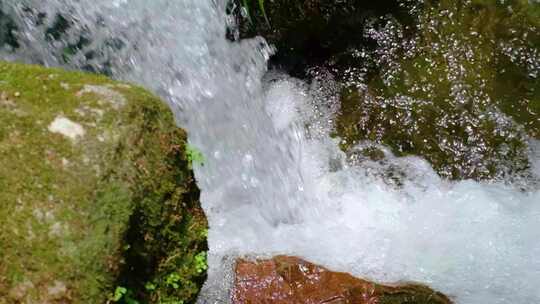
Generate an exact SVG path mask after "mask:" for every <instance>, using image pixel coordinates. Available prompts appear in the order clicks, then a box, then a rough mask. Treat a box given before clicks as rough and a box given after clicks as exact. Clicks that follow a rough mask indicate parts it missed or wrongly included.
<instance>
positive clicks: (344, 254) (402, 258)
mask: <svg viewBox="0 0 540 304" xmlns="http://www.w3.org/2000/svg"><path fill="white" fill-rule="evenodd" d="M25 3H26V4H29V5H30V6H31V7H33V8H35V11H31V10H27V9H24V4H25ZM2 5H3V6H4V8H5V9H6V10H10V11H11V13H12V15H13V16H14V18H15V19H16V22H17V25H18V26H19V27H20V28H21V32H22V33H23V36H22V37H21V47H20V48H19V49H18V50H17V51H16V52H0V58H4V59H7V60H20V61H25V62H31V63H40V64H44V65H47V66H63V67H68V68H71V69H86V70H88V69H93V70H96V71H106V72H107V73H109V74H110V75H112V77H113V78H115V79H119V80H124V81H130V82H134V83H137V84H140V85H142V86H144V87H146V88H149V89H150V90H152V91H153V92H155V93H157V94H158V95H159V96H161V97H162V98H163V99H165V100H166V101H167V102H168V104H169V105H170V107H171V109H172V110H173V111H174V113H175V115H176V118H177V122H178V125H179V126H181V127H183V128H185V129H186V130H188V133H189V141H190V144H191V145H192V146H194V147H196V148H197V149H198V150H200V151H201V152H202V154H203V155H204V158H205V159H204V163H203V164H195V166H194V169H195V174H196V178H197V183H198V185H199V187H200V189H201V202H202V204H203V207H204V209H205V211H206V214H207V216H208V219H209V225H210V230H209V238H208V241H209V247H210V251H209V257H208V258H209V274H208V275H209V277H208V282H207V283H206V287H205V288H204V289H203V291H202V293H201V295H200V297H199V303H227V302H228V301H229V298H228V288H229V287H230V284H231V277H232V275H233V274H232V269H231V267H230V266H231V263H232V261H233V259H234V257H237V256H243V255H250V256H262V257H269V256H273V255H275V254H288V255H297V256H301V257H303V258H306V259H308V260H310V261H313V262H315V263H318V264H321V265H324V266H325V267H329V268H331V269H333V270H338V271H346V272H350V273H352V274H354V275H356V276H361V277H365V278H369V279H373V280H376V281H380V282H403V281H404V282H421V283H424V284H427V285H429V286H431V287H433V288H435V289H437V290H439V291H441V292H443V293H445V294H447V295H449V296H451V297H452V298H453V299H454V300H455V301H456V303H459V304H485V303H490V304H498V303H501V304H502V303H515V304H530V303H540V288H538V286H540V258H539V257H540V242H539V240H540V189H539V188H538V186H537V185H536V186H535V185H533V186H531V187H529V188H527V189H525V190H523V189H519V188H518V187H515V186H513V185H512V184H511V183H505V182H504V181H484V182H479V181H473V180H463V181H448V180H446V179H443V178H441V177H439V175H437V173H436V172H435V171H434V170H433V169H432V167H431V166H430V164H429V163H428V162H427V161H425V160H424V159H422V158H421V157H417V156H408V157H395V156H393V155H392V153H391V152H390V150H389V149H384V147H382V148H383V150H384V151H385V154H386V157H387V162H386V166H389V165H391V166H393V167H395V168H399V169H400V170H402V171H403V172H406V177H404V179H403V181H402V183H401V184H400V186H399V187H398V186H396V185H393V184H390V183H388V182H387V181H386V180H385V179H384V178H383V177H381V176H380V175H379V174H376V173H374V172H378V171H381V170H383V169H384V168H382V166H383V165H381V164H379V163H377V162H362V163H360V164H358V163H354V162H350V161H349V158H348V156H347V155H346V154H345V153H344V152H343V151H342V150H341V149H340V146H339V142H340V139H339V138H336V137H335V136H333V129H334V119H335V117H336V115H337V113H338V112H339V111H340V103H339V100H337V99H336V98H335V94H336V92H338V91H339V88H338V84H337V83H335V81H334V80H333V79H332V78H331V77H326V76H325V75H321V77H319V78H317V80H316V81H312V82H309V83H306V82H303V81H302V80H299V79H296V78H293V77H291V76H289V75H287V74H285V73H283V72H282V71H279V70H268V67H267V62H268V60H269V58H270V56H271V55H272V54H273V53H274V52H276V49H275V48H274V47H273V46H271V45H269V44H268V43H267V42H266V41H265V40H264V39H263V38H260V37H258V38H253V39H247V40H242V41H239V42H231V41H229V40H227V39H226V35H225V31H226V27H225V24H227V23H230V22H231V20H230V17H229V16H227V15H226V14H225V5H226V3H225V1H222V0H217V1H212V0H181V1H179V0H177V1H174V0H152V1H147V0H93V1H73V0H48V1H38V0H36V1H30V0H21V1H15V0H10V1H4V3H3V4H2ZM38 11H39V12H42V13H46V16H54V15H55V14H56V13H57V12H69V15H70V16H72V18H74V20H76V21H77V22H76V23H75V24H74V25H73V27H72V28H70V29H69V30H67V31H66V34H65V35H66V36H65V39H64V40H58V41H51V40H50V39H47V38H46V37H45V36H44V35H43V28H44V27H46V26H47V25H49V26H50V25H52V24H53V23H54V22H55V21H54V18H46V17H45V18H44V20H41V21H40V22H36V20H37V18H43V15H42V16H41V17H40V16H38V15H39V14H36V13H35V12H38ZM81 35H82V36H83V37H84V38H85V39H86V41H88V42H87V43H85V44H84V49H85V50H92V53H91V55H89V54H88V53H86V54H85V52H77V53H74V54H72V55H70V56H71V57H70V59H69V60H68V61H66V60H65V56H66V53H65V52H66V46H68V45H73V44H77V43H80V42H81V41H80V40H81ZM530 153H531V160H532V162H533V169H532V170H533V173H534V174H536V175H537V176H540V142H538V141H535V140H531V145H530Z"/></svg>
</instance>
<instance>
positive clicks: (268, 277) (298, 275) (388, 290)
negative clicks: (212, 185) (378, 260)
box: [232, 256, 452, 304]
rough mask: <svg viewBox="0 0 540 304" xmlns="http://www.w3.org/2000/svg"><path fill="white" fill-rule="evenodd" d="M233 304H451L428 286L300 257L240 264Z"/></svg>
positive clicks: (241, 261)
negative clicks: (391, 282)
mask: <svg viewBox="0 0 540 304" xmlns="http://www.w3.org/2000/svg"><path fill="white" fill-rule="evenodd" d="M235 272H236V278H235V282H234V289H233V294H232V302H233V304H285V303H291V304H293V303H294V304H296V303H297V304H323V303H325V304H337V303H340V304H345V303H350V304H405V303H407V304H413V303H414V304H421V303H425V304H427V303H430V304H439V303H440V304H450V303H452V301H450V299H449V298H448V297H446V296H445V295H443V294H441V293H439V292H436V291H434V290H432V289H430V288H428V287H426V286H422V285H416V284H408V285H401V286H385V285H380V284H375V283H373V282H369V281H366V280H362V279H358V278H355V277H353V276H351V275H349V274H347V273H341V272H333V271H330V270H328V269H326V268H323V267H321V266H317V265H315V264H312V263H309V262H306V261H304V260H302V259H300V258H297V257H290V256H277V257H275V258H273V259H269V260H258V261H249V260H244V259H240V260H238V261H237V263H236V269H235Z"/></svg>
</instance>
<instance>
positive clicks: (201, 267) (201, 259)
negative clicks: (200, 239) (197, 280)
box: [195, 251, 208, 273]
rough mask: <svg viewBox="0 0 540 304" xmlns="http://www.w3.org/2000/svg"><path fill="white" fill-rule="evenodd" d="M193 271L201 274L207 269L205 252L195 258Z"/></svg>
mask: <svg viewBox="0 0 540 304" xmlns="http://www.w3.org/2000/svg"><path fill="white" fill-rule="evenodd" d="M195 269H197V273H202V272H204V271H205V270H207V269H208V262H207V258H206V252H205V251H203V252H201V253H199V254H197V255H196V256H195Z"/></svg>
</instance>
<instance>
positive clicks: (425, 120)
mask: <svg viewBox="0 0 540 304" xmlns="http://www.w3.org/2000/svg"><path fill="white" fill-rule="evenodd" d="M473 2H474V3H472V4H470V5H468V4H460V5H456V3H455V2H454V1H437V2H435V1H433V2H426V4H425V5H424V6H423V8H422V11H421V13H420V14H419V15H418V16H417V18H418V23H417V24H416V26H415V28H416V34H415V36H414V37H415V38H414V48H413V49H412V51H411V50H408V49H407V48H406V47H403V46H399V47H398V48H394V49H393V50H392V52H394V54H395V59H394V62H393V64H392V65H388V64H387V62H386V61H384V60H381V59H380V58H379V57H378V55H377V54H375V53H374V54H372V57H373V58H374V61H375V62H376V67H373V66H368V70H369V69H371V72H370V73H368V76H367V79H368V80H367V87H368V89H366V90H363V91H358V90H357V89H355V88H345V89H344V90H343V93H342V95H341V100H342V112H341V115H340V117H338V121H337V128H336V129H337V132H336V135H338V136H340V137H342V138H343V139H344V141H343V143H342V147H343V148H344V149H345V150H347V149H348V148H350V147H351V146H353V145H355V144H356V143H358V142H360V141H363V140H371V141H375V142H378V143H382V144H385V145H388V146H389V147H391V148H392V150H393V152H394V153H396V154H397V155H398V156H405V155H420V156H423V157H425V158H426V159H427V160H428V161H430V162H431V163H432V165H433V166H434V168H435V169H436V170H437V171H438V172H439V174H440V175H442V176H445V177H449V178H454V179H463V178H474V179H483V178H492V177H501V176H507V175H513V174H516V173H520V172H523V171H525V170H527V169H528V168H529V164H528V159H527V143H526V141H527V135H528V136H532V137H536V138H538V134H539V130H540V128H539V127H540V125H539V124H540V120H539V119H538V117H540V108H539V107H540V98H539V97H540V95H539V94H540V93H539V92H540V83H539V78H538V76H532V73H538V71H535V69H537V67H536V68H535V67H532V66H530V65H531V64H530V63H528V62H527V61H526V60H523V59H522V57H523V58H524V57H526V56H524V55H523V53H525V52H529V53H530V54H529V55H528V56H529V58H531V56H532V57H534V52H537V51H538V46H539V45H540V40H539V31H538V29H540V27H539V23H538V19H536V18H535V17H534V16H535V14H537V13H538V12H539V11H540V5H538V4H532V3H530V2H527V1H511V2H508V3H506V2H505V4H504V5H502V4H500V3H497V4H496V3H494V2H493V1H473ZM509 7H511V10H510V9H509ZM524 37H526V38H524ZM408 38H410V37H408ZM395 42H396V43H397V44H396V45H400V44H401V43H402V41H400V40H397V41H395ZM510 47H511V48H512V50H514V51H515V52H518V54H517V55H515V53H512V52H510V51H509V49H510ZM385 54H386V53H385ZM386 56H388V55H386ZM512 57H515V58H512ZM511 58H512V59H511ZM349 64H350V65H351V66H349V67H353V68H354V67H358V66H357V65H358V62H357V61H355V60H351V61H349ZM364 65H365V64H364ZM523 130H524V131H525V132H523Z"/></svg>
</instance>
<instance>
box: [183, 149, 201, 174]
mask: <svg viewBox="0 0 540 304" xmlns="http://www.w3.org/2000/svg"><path fill="white" fill-rule="evenodd" d="M186 155H187V159H188V161H189V167H190V169H193V164H197V165H200V166H204V155H203V154H202V152H201V151H200V150H199V149H197V148H196V147H194V146H192V145H187V147H186Z"/></svg>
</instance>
